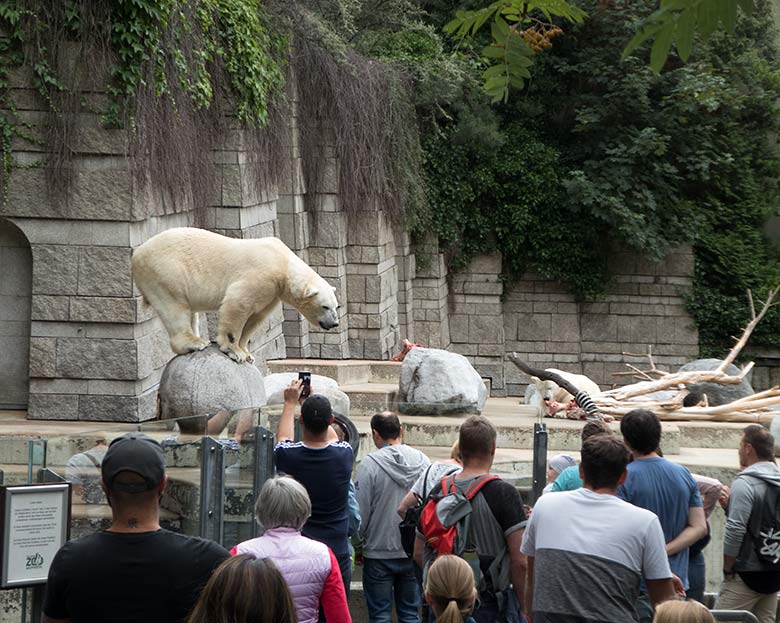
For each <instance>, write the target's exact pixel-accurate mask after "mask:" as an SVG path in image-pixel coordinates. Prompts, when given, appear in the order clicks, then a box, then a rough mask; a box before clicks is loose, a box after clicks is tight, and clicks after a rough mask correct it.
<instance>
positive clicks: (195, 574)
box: [43, 530, 230, 623]
mask: <svg viewBox="0 0 780 623" xmlns="http://www.w3.org/2000/svg"><path fill="white" fill-rule="evenodd" d="M229 557H230V554H228V552H227V550H225V549H224V548H223V547H221V546H220V545H217V544H216V543H213V542H212V541H207V540H205V539H200V538H196V537H189V536H184V535H181V534H176V533H174V532H169V531H168V530H157V531H155V532H140V533H133V534H130V533H119V532H98V533H96V534H90V535H88V536H85V537H82V538H80V539H77V540H75V541H70V542H69V543H66V544H65V545H64V546H63V547H62V548H61V549H60V551H59V552H57V555H56V556H55V557H54V560H53V561H52V563H51V568H50V569H49V580H48V583H47V584H46V597H45V599H44V605H43V612H44V614H46V615H47V616H48V617H50V618H52V619H71V620H72V621H73V623H79V622H81V621H85V622H94V621H100V622H101V623H179V622H180V621H183V620H184V619H185V618H186V617H187V615H188V614H189V612H190V610H192V608H193V606H194V605H195V602H196V601H197V599H198V596H199V595H200V592H201V590H202V589H203V587H204V586H205V585H206V582H208V579H209V577H210V576H211V573H212V572H213V571H214V569H215V568H216V567H217V566H218V565H219V564H220V563H221V562H222V561H223V560H225V559H227V558H229Z"/></svg>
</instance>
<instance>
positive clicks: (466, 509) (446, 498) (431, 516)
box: [420, 474, 499, 556]
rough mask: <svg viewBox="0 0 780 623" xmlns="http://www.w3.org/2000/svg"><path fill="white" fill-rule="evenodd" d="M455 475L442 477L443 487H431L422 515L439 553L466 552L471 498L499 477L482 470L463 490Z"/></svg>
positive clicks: (424, 529)
mask: <svg viewBox="0 0 780 623" xmlns="http://www.w3.org/2000/svg"><path fill="white" fill-rule="evenodd" d="M455 476H457V474H455V475H452V476H445V477H444V478H442V479H441V488H440V489H439V488H438V487H437V488H436V489H434V490H433V491H431V494H430V495H429V496H428V500H427V501H426V503H425V506H424V507H423V509H422V514H421V515H420V532H421V533H422V534H423V536H425V540H426V541H427V543H428V545H429V546H430V547H431V548H432V549H433V550H434V551H436V554H437V555H439V554H455V555H456V556H461V555H462V554H463V552H464V550H465V549H466V545H467V543H468V533H469V527H470V525H471V511H472V508H471V500H472V499H473V498H474V496H475V495H477V493H479V490H480V489H482V487H484V486H485V485H486V484H487V483H489V482H490V481H492V480H498V479H499V477H498V476H494V475H493V474H483V475H481V476H477V477H476V478H475V479H474V480H473V481H472V482H471V484H470V485H469V486H468V488H467V489H466V490H465V491H461V489H460V488H459V487H458V486H457V485H456V484H455ZM437 489H438V491H437Z"/></svg>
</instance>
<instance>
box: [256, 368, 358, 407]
mask: <svg viewBox="0 0 780 623" xmlns="http://www.w3.org/2000/svg"><path fill="white" fill-rule="evenodd" d="M297 378H298V373H297V372H278V373H276V374H269V375H268V376H266V377H265V379H263V382H264V383H265V395H266V396H267V399H266V404H268V405H280V404H284V388H285V387H287V386H288V385H289V384H290V383H291V382H292V381H293V379H297ZM311 387H312V390H313V391H314V393H315V394H322V395H323V396H325V397H327V399H328V400H330V404H331V406H332V407H333V410H334V411H336V412H337V413H341V414H342V415H346V416H349V406H350V402H349V396H347V395H346V394H345V393H344V392H343V391H341V390H340V389H339V384H338V383H337V382H336V380H335V379H332V378H330V377H329V376H320V375H319V374H312V375H311Z"/></svg>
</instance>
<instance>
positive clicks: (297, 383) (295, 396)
mask: <svg viewBox="0 0 780 623" xmlns="http://www.w3.org/2000/svg"><path fill="white" fill-rule="evenodd" d="M302 391H303V381H301V380H300V379H294V380H293V381H292V383H290V385H289V386H288V387H285V388H284V402H285V404H292V405H295V404H296V403H297V402H298V400H299V399H300V397H301V392H302Z"/></svg>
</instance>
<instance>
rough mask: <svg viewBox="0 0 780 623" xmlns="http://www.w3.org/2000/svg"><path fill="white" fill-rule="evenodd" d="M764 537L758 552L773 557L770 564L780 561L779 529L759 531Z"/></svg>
mask: <svg viewBox="0 0 780 623" xmlns="http://www.w3.org/2000/svg"><path fill="white" fill-rule="evenodd" d="M759 534H760V535H761V536H762V537H764V542H763V547H761V551H760V552H759V553H760V554H761V555H762V556H768V557H773V558H774V560H773V561H772V564H775V565H776V564H777V562H778V561H780V530H775V529H774V528H770V529H769V531H768V532H760V533H759Z"/></svg>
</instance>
